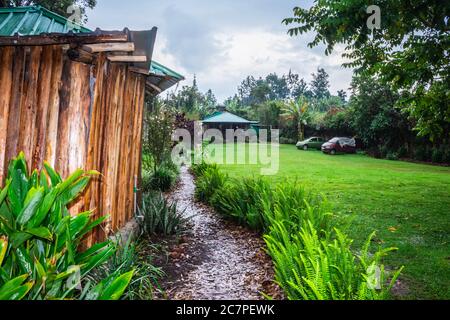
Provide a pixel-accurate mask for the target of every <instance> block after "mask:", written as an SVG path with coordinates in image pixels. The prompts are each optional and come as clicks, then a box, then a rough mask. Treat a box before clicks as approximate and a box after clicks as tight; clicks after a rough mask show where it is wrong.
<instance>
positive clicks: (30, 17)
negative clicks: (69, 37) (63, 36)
mask: <svg viewBox="0 0 450 320" xmlns="http://www.w3.org/2000/svg"><path fill="white" fill-rule="evenodd" d="M69 31H72V32H74V33H80V32H92V31H91V30H89V29H88V28H85V27H83V26H81V25H78V24H75V23H73V22H71V21H69V20H68V19H66V18H64V17H63V16H60V15H59V14H56V13H54V12H52V11H50V10H47V9H45V8H44V7H41V6H31V7H10V8H0V36H13V35H15V34H16V33H17V34H19V35H27V36H30V35H39V34H42V33H67V32H69Z"/></svg>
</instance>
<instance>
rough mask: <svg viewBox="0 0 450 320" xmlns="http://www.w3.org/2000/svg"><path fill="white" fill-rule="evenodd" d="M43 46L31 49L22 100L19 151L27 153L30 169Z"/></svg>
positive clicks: (26, 66)
mask: <svg viewBox="0 0 450 320" xmlns="http://www.w3.org/2000/svg"><path fill="white" fill-rule="evenodd" d="M41 53H42V47H39V46H35V47H31V49H30V56H29V59H27V61H26V64H25V80H24V86H23V94H22V99H21V100H22V101H21V116H20V132H19V133H20V135H19V151H23V152H24V153H25V157H26V159H27V160H28V169H29V170H31V169H32V166H31V162H32V161H31V159H32V155H33V149H34V148H33V144H34V134H35V132H36V114H37V89H38V79H39V68H40V63H41Z"/></svg>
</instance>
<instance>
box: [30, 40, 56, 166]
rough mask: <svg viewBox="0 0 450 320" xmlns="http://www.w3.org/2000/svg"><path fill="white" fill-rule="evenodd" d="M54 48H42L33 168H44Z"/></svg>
mask: <svg viewBox="0 0 450 320" xmlns="http://www.w3.org/2000/svg"><path fill="white" fill-rule="evenodd" d="M52 69H53V48H52V47H51V46H45V47H44V48H43V50H42V62H41V66H40V70H39V80H38V92H37V113H36V132H35V136H34V143H33V145H34V152H33V159H32V168H37V169H39V170H41V169H42V164H43V162H44V157H45V146H46V137H47V123H48V118H49V117H48V116H49V112H48V110H49V101H50V91H51V87H52V85H54V84H53V83H52Z"/></svg>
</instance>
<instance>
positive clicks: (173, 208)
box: [137, 192, 187, 236]
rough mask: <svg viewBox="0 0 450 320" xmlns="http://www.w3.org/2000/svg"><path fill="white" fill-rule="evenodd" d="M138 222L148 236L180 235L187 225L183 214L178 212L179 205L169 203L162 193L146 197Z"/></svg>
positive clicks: (150, 194)
mask: <svg viewBox="0 0 450 320" xmlns="http://www.w3.org/2000/svg"><path fill="white" fill-rule="evenodd" d="M137 220H138V223H139V224H140V226H141V229H142V231H143V232H144V233H145V234H147V235H154V234H162V235H164V236H169V235H173V234H179V233H180V232H182V231H183V228H184V227H185V225H186V223H187V219H186V218H185V217H184V214H183V212H179V211H178V210H177V203H176V202H172V203H171V202H169V201H168V200H167V199H165V198H164V196H163V194H162V193H161V192H151V193H148V194H145V195H144V199H143V201H142V207H141V208H140V209H139V215H138V219H137Z"/></svg>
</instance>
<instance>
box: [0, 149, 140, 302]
mask: <svg viewBox="0 0 450 320" xmlns="http://www.w3.org/2000/svg"><path fill="white" fill-rule="evenodd" d="M44 167H45V170H43V171H40V172H39V171H37V170H35V171H33V172H32V173H31V174H28V170H27V164H26V161H25V157H24V155H23V153H21V154H20V155H19V156H18V157H17V158H16V159H14V160H13V161H11V164H10V165H9V167H8V176H7V180H6V184H5V186H4V187H3V189H1V190H0V300H21V299H30V300H31V299H32V300H43V299H87V300H96V299H100V300H117V299H119V298H120V297H121V296H122V294H123V292H124V291H125V289H126V288H127V286H128V284H129V283H130V281H131V279H132V277H133V273H134V270H128V271H127V272H125V273H121V272H120V271H119V272H115V273H113V274H108V276H107V277H106V278H104V279H99V280H98V281H89V279H88V277H89V275H90V274H91V273H92V272H93V270H94V269H96V268H98V267H99V266H101V265H102V264H104V263H105V262H106V261H107V260H108V259H109V258H110V257H111V256H112V255H114V254H115V252H116V250H115V247H114V244H113V242H112V241H109V240H108V241H105V242H103V243H98V244H96V245H94V246H92V247H91V248H89V249H87V250H82V249H81V248H82V247H81V246H80V245H81V244H82V242H83V239H84V237H85V236H86V235H87V234H88V233H89V232H91V231H92V230H93V229H94V228H95V227H96V226H98V225H100V224H101V223H102V222H103V221H104V220H105V219H106V217H102V218H99V219H97V220H92V219H91V216H92V212H89V211H88V212H83V213H80V214H78V215H76V216H71V215H70V213H69V211H68V209H67V206H68V205H69V204H70V203H71V202H73V201H74V200H75V199H77V197H78V196H79V195H80V194H81V193H82V192H83V190H84V189H85V188H86V187H87V185H88V184H89V181H90V178H91V177H92V176H93V175H97V174H98V173H97V172H95V171H90V172H85V171H83V170H76V171H75V172H74V173H73V174H72V175H70V176H69V177H68V178H67V179H66V180H62V179H61V177H60V176H59V174H58V173H57V172H56V171H54V170H53V169H52V168H51V167H50V166H49V165H48V164H45V165H44ZM81 287H83V288H84V289H83V291H81V290H80V289H79V288H81Z"/></svg>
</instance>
